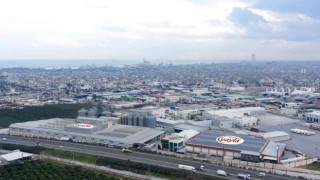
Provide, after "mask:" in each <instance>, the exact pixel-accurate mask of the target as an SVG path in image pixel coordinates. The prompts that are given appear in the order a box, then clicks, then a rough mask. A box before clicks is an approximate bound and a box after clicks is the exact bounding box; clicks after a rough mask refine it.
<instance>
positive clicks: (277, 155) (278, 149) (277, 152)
mask: <svg viewBox="0 0 320 180" xmlns="http://www.w3.org/2000/svg"><path fill="white" fill-rule="evenodd" d="M279 159H280V158H279V143H277V164H279Z"/></svg>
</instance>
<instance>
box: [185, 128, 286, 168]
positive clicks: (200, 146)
mask: <svg viewBox="0 0 320 180" xmlns="http://www.w3.org/2000/svg"><path fill="white" fill-rule="evenodd" d="M285 147H286V145H285V144H283V143H276V142H273V141H270V140H265V139H262V138H256V137H252V136H246V135H238V134H232V133H228V132H221V131H213V130H207V131H205V132H203V133H201V134H199V135H197V136H195V137H194V138H192V139H190V140H189V141H188V142H187V143H186V151H187V152H189V153H198V154H207V155H213V156H223V157H230V158H234V159H241V160H246V161H252V162H261V161H265V162H277V163H279V162H280V158H281V156H282V155H283V154H284V150H285Z"/></svg>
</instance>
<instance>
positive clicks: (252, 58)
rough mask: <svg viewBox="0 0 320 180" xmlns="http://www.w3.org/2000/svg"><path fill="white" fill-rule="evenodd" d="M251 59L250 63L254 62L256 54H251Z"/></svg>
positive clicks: (253, 63)
mask: <svg viewBox="0 0 320 180" xmlns="http://www.w3.org/2000/svg"><path fill="white" fill-rule="evenodd" d="M251 61H252V65H255V64H256V55H255V54H252V56H251Z"/></svg>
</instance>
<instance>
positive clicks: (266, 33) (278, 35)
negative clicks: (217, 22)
mask: <svg viewBox="0 0 320 180" xmlns="http://www.w3.org/2000/svg"><path fill="white" fill-rule="evenodd" d="M229 20H230V21H231V22H232V23H234V24H235V25H236V26H237V27H238V28H242V29H243V31H244V33H243V34H238V36H240V37H242V38H251V39H261V40H271V39H274V40H276V39H278V40H288V41H318V40H320V39H319V37H320V31H319V30H318V29H319V28H320V21H319V20H318V19H314V18H311V17H309V16H306V15H302V14H281V13H276V12H272V11H267V10H261V9H253V8H234V9H233V11H232V13H231V14H230V16H229Z"/></svg>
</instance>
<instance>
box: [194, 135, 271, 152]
mask: <svg viewBox="0 0 320 180" xmlns="http://www.w3.org/2000/svg"><path fill="white" fill-rule="evenodd" d="M220 136H237V137H240V138H242V139H243V140H244V142H243V143H242V144H235V145H231V144H221V143H219V142H217V140H216V139H217V138H218V137H220ZM266 142H267V140H265V139H258V138H255V137H251V136H246V135H240V134H234V133H229V132H222V131H213V130H207V131H205V132H203V133H201V134H199V135H197V136H196V137H194V138H192V139H190V140H189V141H188V144H193V145H202V146H212V147H218V148H225V149H233V150H239V151H244V150H245V151H253V152H260V150H261V149H262V148H263V147H264V145H265V144H266Z"/></svg>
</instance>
